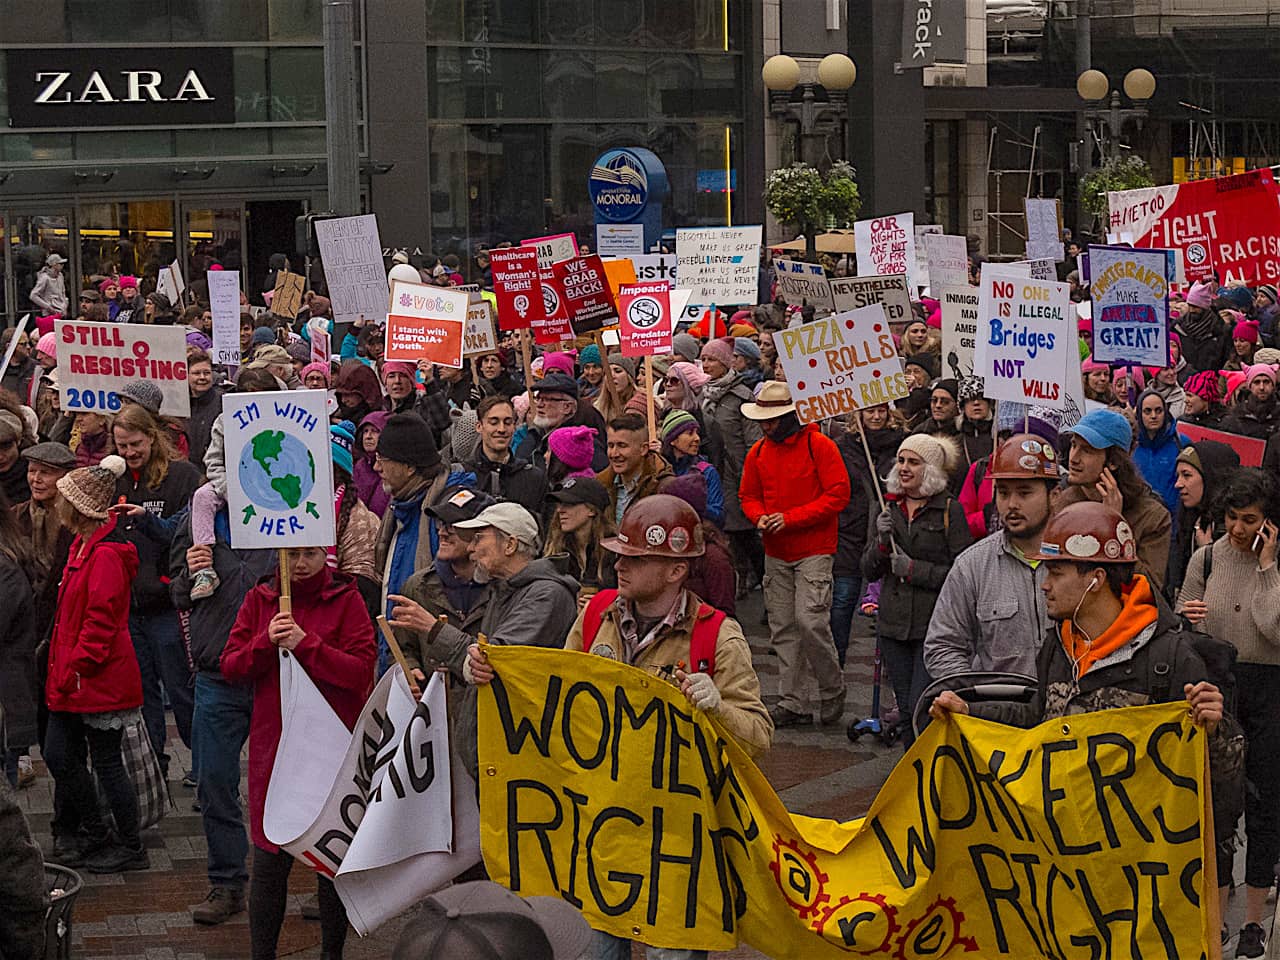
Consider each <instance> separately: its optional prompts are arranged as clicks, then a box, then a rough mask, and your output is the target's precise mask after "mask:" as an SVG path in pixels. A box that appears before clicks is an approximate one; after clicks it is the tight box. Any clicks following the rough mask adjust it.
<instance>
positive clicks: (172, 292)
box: [156, 260, 218, 310]
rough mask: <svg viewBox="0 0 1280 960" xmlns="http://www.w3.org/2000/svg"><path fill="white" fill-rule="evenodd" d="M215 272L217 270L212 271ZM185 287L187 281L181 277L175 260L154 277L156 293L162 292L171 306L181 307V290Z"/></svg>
mask: <svg viewBox="0 0 1280 960" xmlns="http://www.w3.org/2000/svg"><path fill="white" fill-rule="evenodd" d="M213 272H214V273H217V272H218V271H216V270H215V271H213ZM186 289H187V282H186V281H185V280H183V279H182V267H181V266H180V265H179V264H178V261H177V260H175V261H173V263H171V264H169V265H168V266H167V267H165V268H163V269H162V270H161V271H160V275H159V276H158V277H156V293H163V294H164V295H165V296H166V297H168V299H169V303H170V305H171V306H173V307H175V308H178V309H179V310H180V309H181V305H182V292H183V291H184V290H186Z"/></svg>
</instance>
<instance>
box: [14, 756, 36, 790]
mask: <svg viewBox="0 0 1280 960" xmlns="http://www.w3.org/2000/svg"><path fill="white" fill-rule="evenodd" d="M35 782H36V768H35V764H33V763H32V762H31V758H30V757H28V756H26V755H25V754H23V755H22V756H21V757H19V758H18V789H19V790H21V789H22V788H23V787H29V786H31V785H32V784H33V783H35Z"/></svg>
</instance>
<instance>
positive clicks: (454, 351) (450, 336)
mask: <svg viewBox="0 0 1280 960" xmlns="http://www.w3.org/2000/svg"><path fill="white" fill-rule="evenodd" d="M470 302H471V297H470V295H469V294H467V293H465V292H463V291H460V290H450V289H448V288H446V287H437V286H433V285H431V284H426V283H408V282H407V281H404V280H393V281H391V309H390V312H389V313H388V314H387V331H386V336H387V345H386V350H385V352H384V354H383V356H384V357H385V358H386V359H387V360H405V361H407V362H409V363H417V362H418V361H419V360H430V361H431V362H432V363H439V364H443V365H444V366H446V367H455V368H457V367H461V366H462V337H463V334H464V333H465V331H466V325H467V305H468V304H469V303H470Z"/></svg>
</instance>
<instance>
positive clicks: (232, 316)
mask: <svg viewBox="0 0 1280 960" xmlns="http://www.w3.org/2000/svg"><path fill="white" fill-rule="evenodd" d="M209 312H210V313H211V314H212V315H213V362H214V363H221V364H225V365H227V366H235V365H237V364H239V363H240V271H239V270H210V271H209Z"/></svg>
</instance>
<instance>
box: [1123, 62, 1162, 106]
mask: <svg viewBox="0 0 1280 960" xmlns="http://www.w3.org/2000/svg"><path fill="white" fill-rule="evenodd" d="M1155 92H1156V78H1155V77H1154V76H1152V74H1151V71H1150V70H1144V69H1143V68H1142V67H1138V68H1137V69H1135V70H1130V71H1129V72H1128V73H1126V74H1125V75H1124V95H1125V96H1126V97H1128V98H1129V99H1130V100H1150V99H1151V97H1152V96H1153V95H1154V94H1155Z"/></svg>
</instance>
